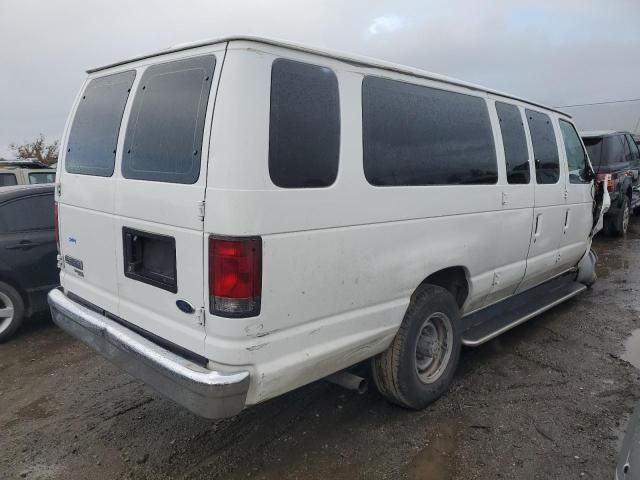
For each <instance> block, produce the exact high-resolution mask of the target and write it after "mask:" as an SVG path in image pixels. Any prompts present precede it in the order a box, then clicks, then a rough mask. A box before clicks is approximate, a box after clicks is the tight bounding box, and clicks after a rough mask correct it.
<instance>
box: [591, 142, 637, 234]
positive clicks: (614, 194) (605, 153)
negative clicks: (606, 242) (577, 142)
mask: <svg viewBox="0 0 640 480" xmlns="http://www.w3.org/2000/svg"><path fill="white" fill-rule="evenodd" d="M580 135H581V136H582V140H583V141H584V144H585V146H586V147H587V151H588V153H589V158H590V159H591V163H592V164H593V167H594V170H595V172H596V175H597V176H598V179H599V180H603V179H604V176H605V175H607V174H610V177H609V178H610V180H609V181H608V182H607V190H608V191H609V195H610V197H611V208H610V209H609V212H608V213H607V214H606V215H605V218H604V232H605V233H608V234H610V235H616V236H620V235H624V234H625V233H627V229H628V228H629V217H630V212H631V211H634V212H635V213H640V212H639V210H640V192H639V191H638V188H639V186H640V182H639V175H638V172H639V171H640V150H638V146H637V145H636V143H635V142H634V140H633V137H632V136H631V134H630V133H628V132H616V131H601V132H581V134H580Z"/></svg>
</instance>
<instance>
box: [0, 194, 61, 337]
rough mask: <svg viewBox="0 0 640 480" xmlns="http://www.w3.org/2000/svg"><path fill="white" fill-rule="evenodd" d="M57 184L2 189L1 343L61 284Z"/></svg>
mask: <svg viewBox="0 0 640 480" xmlns="http://www.w3.org/2000/svg"><path fill="white" fill-rule="evenodd" d="M53 203H54V202H53V185H32V186H18V187H7V188H3V189H0V342H2V341H4V340H7V339H8V338H9V337H11V335H13V334H14V333H15V331H16V330H17V329H18V327H19V326H20V325H21V324H22V321H23V319H24V318H25V317H26V316H29V315H32V314H34V313H39V312H43V311H46V310H47V306H48V305H47V293H49V290H51V289H52V288H55V287H56V286H57V285H58V268H57V265H56V254H57V250H56V241H55V235H54V219H53Z"/></svg>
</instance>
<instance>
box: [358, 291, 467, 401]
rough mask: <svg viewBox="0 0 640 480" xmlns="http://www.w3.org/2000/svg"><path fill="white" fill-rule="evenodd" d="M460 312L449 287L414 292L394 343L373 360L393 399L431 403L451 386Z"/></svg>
mask: <svg viewBox="0 0 640 480" xmlns="http://www.w3.org/2000/svg"><path fill="white" fill-rule="evenodd" d="M459 323H460V313H459V310H458V305H457V304H456V301H455V299H454V298H453V296H452V295H451V293H449V291H448V290H446V289H444V288H442V287H438V286H436V285H425V286H423V287H420V289H419V290H418V291H417V292H416V293H415V295H414V297H413V300H412V301H411V304H410V305H409V308H408V309H407V313H406V314H405V316H404V319H403V320H402V325H401V326H400V329H399V330H398V333H397V334H396V337H395V338H394V340H393V343H392V344H391V346H390V347H389V348H388V349H387V350H386V351H384V352H382V353H381V354H380V355H377V356H376V357H374V358H373V359H372V362H371V363H372V370H373V379H374V382H375V384H376V387H377V388H378V390H379V391H380V393H381V394H382V395H383V396H384V397H386V398H387V399H388V400H389V401H391V402H393V403H396V404H398V405H400V406H403V407H407V408H414V409H421V408H424V407H426V406H427V405H428V404H429V403H431V402H433V401H434V400H436V399H437V398H438V397H440V396H441V395H442V394H443V393H444V392H445V391H446V390H447V388H448V387H449V385H450V383H451V380H452V379H453V375H454V374H455V370H456V367H457V366H458V360H459V358H460V332H459Z"/></svg>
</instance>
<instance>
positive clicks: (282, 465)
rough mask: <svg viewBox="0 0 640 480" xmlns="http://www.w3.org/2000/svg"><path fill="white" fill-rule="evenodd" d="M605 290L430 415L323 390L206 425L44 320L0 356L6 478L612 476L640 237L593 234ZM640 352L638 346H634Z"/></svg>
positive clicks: (628, 369)
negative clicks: (625, 349)
mask: <svg viewBox="0 0 640 480" xmlns="http://www.w3.org/2000/svg"><path fill="white" fill-rule="evenodd" d="M594 248H595V250H596V251H597V253H598V254H599V256H600V262H599V275H600V279H599V281H598V283H597V284H596V285H595V286H594V287H593V288H592V289H591V290H588V291H586V292H585V293H583V294H581V295H579V296H578V297H577V298H575V299H573V300H570V301H569V302H567V303H565V304H563V305H560V306H558V307H556V308H554V309H552V310H551V311H549V312H547V313H545V314H543V315H541V316H539V317H538V318H536V319H533V320H531V321H529V322H527V323H526V324H524V325H522V326H520V327H518V328H516V329H515V330H512V331H510V332H508V333H506V334H504V335H502V336H501V337H499V338H497V339H495V340H493V341H491V342H489V343H487V344H485V345H483V346H481V347H479V348H475V349H464V350H463V353H462V359H461V365H460V368H459V371H458V375H457V377H456V379H455V381H454V383H453V385H452V388H451V390H450V391H449V392H448V394H446V395H445V396H444V397H443V398H442V399H440V400H439V401H438V402H436V403H435V404H433V405H432V406H431V407H430V408H428V409H426V410H424V411H422V412H410V411H406V410H402V409H400V408H397V407H394V406H391V405H389V404H387V403H386V402H385V401H384V400H383V399H382V398H381V397H380V396H379V395H378V394H377V393H376V392H375V390H374V389H370V391H369V392H368V393H366V394H364V395H361V396H358V395H356V394H354V393H351V392H348V391H345V390H342V389H340V388H339V387H336V386H334V385H330V384H328V383H326V382H317V383H314V384H311V385H308V386H306V387H303V388H301V389H298V390H296V391H294V392H291V393H289V394H287V395H284V396H282V397H280V398H277V399H275V400H272V401H269V402H267V403H265V404H262V405H259V406H257V407H254V408H250V409H248V410H246V411H245V412H243V413H242V414H241V415H238V416H236V417H234V418H231V419H226V420H219V421H211V420H205V419H201V418H198V417H196V416H194V415H192V414H190V413H189V412H187V411H185V410H183V409H181V408H179V407H177V406H176V405H174V404H173V403H171V402H170V401H168V400H165V399H163V398H161V397H159V396H158V395H157V394H155V393H154V392H152V391H150V390H148V389H147V388H146V387H145V386H144V385H143V384H141V383H140V382H138V381H137V380H134V379H132V378H131V377H129V376H128V375H126V374H124V373H122V372H121V371H120V370H118V369H117V368H115V367H113V366H111V365H110V364H109V363H108V362H106V361H105V360H103V359H102V358H100V357H98V356H96V355H95V354H93V353H92V352H91V351H90V350H88V349H87V348H86V347H84V346H83V345H82V344H80V343H78V342H77V341H75V340H74V339H72V338H71V337H69V336H67V335H66V334H64V333H63V332H61V331H60V330H58V329H57V328H56V327H55V326H53V325H52V324H51V322H50V320H49V319H48V318H41V319H35V320H32V321H31V322H29V325H28V326H27V327H26V328H23V329H22V330H21V332H20V334H19V335H18V336H17V337H16V338H15V339H13V340H12V341H10V342H8V343H6V344H4V345H1V346H0V405H2V408H1V409H0V478H9V479H13V478H28V479H36V478H40V479H86V478H131V479H143V478H153V479H169V478H181V479H204V478H207V479H212V478H230V479H240V478H243V479H245V478H257V479H278V480H284V479H296V478H297V479H315V478H323V479H324V478H331V479H332V480H338V479H355V478H390V479H398V478H407V479H422V478H424V479H465V480H466V479H495V478H505V479H511V478H514V479H515V478H517V479H537V478H540V479H555V478H558V479H559V478H562V479H567V478H595V479H608V478H613V473H614V466H615V460H616V458H615V457H616V451H617V448H618V446H619V443H620V436H621V434H622V433H623V431H624V428H625V422H626V419H627V418H628V416H629V414H630V413H631V411H632V408H633V406H634V403H635V401H636V400H637V399H638V398H639V397H640V377H639V375H640V372H639V371H638V370H636V369H635V368H634V367H633V366H632V365H631V364H629V363H628V362H627V361H626V360H624V358H633V356H632V355H631V356H630V353H629V352H627V353H626V354H625V352H624V341H625V338H626V337H627V336H628V335H629V334H630V333H631V332H632V331H634V330H635V329H637V328H639V327H640V317H639V316H638V311H639V310H640V301H639V300H637V298H636V295H637V294H638V292H639V291H640V226H633V225H632V230H631V232H630V233H629V234H628V236H627V238H626V239H609V238H598V239H597V240H596V242H595V243H594ZM638 348H640V347H638Z"/></svg>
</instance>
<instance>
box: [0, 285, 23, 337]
mask: <svg viewBox="0 0 640 480" xmlns="http://www.w3.org/2000/svg"><path fill="white" fill-rule="evenodd" d="M8 304H10V305H8ZM6 308H11V309H12V310H13V314H12V316H11V317H10V318H7V317H0V342H4V341H6V340H8V339H9V338H11V336H12V335H13V334H14V333H15V332H16V330H17V329H18V328H19V327H20V325H21V324H22V321H23V320H24V301H23V300H22V296H21V295H20V293H18V291H17V290H16V289H15V288H13V287H12V286H11V285H9V284H8V283H4V282H0V312H1V311H2V310H3V309H6Z"/></svg>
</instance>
